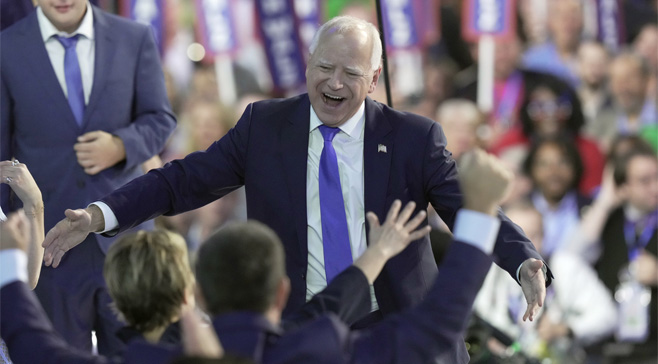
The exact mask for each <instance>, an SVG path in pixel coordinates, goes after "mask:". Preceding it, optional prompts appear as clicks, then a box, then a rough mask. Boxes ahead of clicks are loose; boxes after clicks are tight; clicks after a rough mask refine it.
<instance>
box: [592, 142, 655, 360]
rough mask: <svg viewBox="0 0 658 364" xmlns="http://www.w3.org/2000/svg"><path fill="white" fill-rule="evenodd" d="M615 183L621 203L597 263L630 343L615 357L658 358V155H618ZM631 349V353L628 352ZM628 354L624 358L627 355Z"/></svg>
mask: <svg viewBox="0 0 658 364" xmlns="http://www.w3.org/2000/svg"><path fill="white" fill-rule="evenodd" d="M613 177H614V183H615V185H616V187H617V189H618V193H619V194H620V196H621V198H622V201H623V203H622V206H620V207H618V208H616V209H614V210H612V211H611V212H610V213H609V215H608V216H607V219H606V221H605V223H604V225H603V229H602V232H601V235H600V241H601V256H600V258H599V259H598V261H597V263H596V265H595V267H596V270H597V272H598V275H599V277H600V279H601V280H602V281H603V283H604V284H605V285H606V286H607V287H608V289H609V290H610V291H611V292H613V293H614V297H615V298H616V299H617V301H618V306H619V316H620V320H619V323H618V327H617V329H616V333H615V337H616V341H617V342H620V343H622V344H623V345H624V346H626V347H625V348H624V349H622V350H621V351H622V352H624V353H625V354H623V355H620V354H619V353H617V355H615V356H619V357H616V358H614V360H611V362H614V363H655V360H656V355H658V350H657V347H656V340H657V339H658V325H657V321H658V320H657V315H658V304H657V303H658V290H657V286H658V258H657V255H658V236H657V232H658V228H657V225H658V157H657V156H656V154H655V151H648V150H641V149H637V150H632V151H630V152H628V153H627V154H626V155H625V156H622V157H621V158H618V159H617V160H616V161H615V168H614V175H613ZM629 353H630V354H629ZM624 357H625V358H624Z"/></svg>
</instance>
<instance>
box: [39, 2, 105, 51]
mask: <svg viewBox="0 0 658 364" xmlns="http://www.w3.org/2000/svg"><path fill="white" fill-rule="evenodd" d="M37 19H38V21H39V30H40V31H41V38H42V39H43V41H44V43H45V42H47V41H48V40H49V39H50V38H52V37H53V36H55V35H60V36H64V37H70V36H72V35H75V34H81V35H83V36H85V37H86V38H87V39H94V12H93V11H92V10H91V4H89V3H88V2H87V11H86V12H85V15H84V16H83V17H82V22H81V23H80V26H79V27H78V29H76V30H75V31H74V32H73V33H72V34H68V33H66V32H60V31H59V30H57V28H55V26H54V25H53V23H51V22H50V20H48V18H46V15H45V14H44V13H43V10H42V9H41V7H40V6H39V7H37Z"/></svg>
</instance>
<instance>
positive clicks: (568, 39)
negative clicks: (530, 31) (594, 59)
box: [523, 0, 584, 87]
mask: <svg viewBox="0 0 658 364" xmlns="http://www.w3.org/2000/svg"><path fill="white" fill-rule="evenodd" d="M548 14H550V16H548V19H547V20H548V33H549V39H548V40H547V41H546V42H545V43H543V44H540V45H537V46H534V47H531V48H530V49H528V50H527V51H526V52H525V54H524V55H523V66H524V67H525V68H527V69H530V70H534V71H540V72H546V73H550V74H552V75H555V76H557V77H560V78H561V79H563V80H564V81H565V82H569V84H571V85H572V86H574V87H575V86H577V85H578V83H579V82H580V81H579V79H578V76H577V73H576V68H577V66H576V64H577V63H576V54H577V51H578V44H579V43H580V40H581V35H582V32H583V20H584V17H583V2H582V0H551V1H549V2H548Z"/></svg>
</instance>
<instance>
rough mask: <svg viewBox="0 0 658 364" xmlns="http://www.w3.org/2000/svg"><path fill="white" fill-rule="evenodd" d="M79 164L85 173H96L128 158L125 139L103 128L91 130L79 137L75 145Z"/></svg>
mask: <svg viewBox="0 0 658 364" xmlns="http://www.w3.org/2000/svg"><path fill="white" fill-rule="evenodd" d="M73 149H74V150H75V156H76V157H77V158H78V164H80V165H81V166H82V168H84V169H85V173H87V174H90V175H94V174H97V173H99V172H101V171H103V170H105V169H107V168H110V167H112V166H113V165H115V164H117V163H119V162H121V161H122V160H124V159H126V149H125V146H124V145H123V141H122V140H121V139H120V138H119V137H117V136H114V135H112V134H110V133H108V132H105V131H102V130H96V131H91V132H89V133H85V134H83V135H81V136H79V137H78V142H77V143H75V144H74V145H73Z"/></svg>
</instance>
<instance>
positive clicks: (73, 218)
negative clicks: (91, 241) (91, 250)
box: [42, 209, 94, 268]
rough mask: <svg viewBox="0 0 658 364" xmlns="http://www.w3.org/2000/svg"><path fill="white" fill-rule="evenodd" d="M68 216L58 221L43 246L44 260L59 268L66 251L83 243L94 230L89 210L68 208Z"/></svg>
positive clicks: (47, 264)
mask: <svg viewBox="0 0 658 364" xmlns="http://www.w3.org/2000/svg"><path fill="white" fill-rule="evenodd" d="M64 215H66V218H65V219H64V220H62V221H60V222H58V223H57V225H55V226H54V227H53V228H52V229H50V231H49V232H48V234H47V235H46V240H44V242H43V244H42V246H43V247H44V248H45V249H46V250H45V252H44V256H43V261H44V263H46V266H50V265H52V266H53V268H57V267H58V266H59V263H60V262H61V261H62V257H63V256H64V253H66V252H67V251H69V250H71V249H72V248H73V247H75V246H76V245H78V244H80V243H82V242H83V241H84V240H85V238H86V237H87V235H89V233H90V232H93V231H94V229H93V228H92V217H91V213H89V211H88V210H86V209H85V210H83V209H77V210H66V211H65V212H64Z"/></svg>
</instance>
